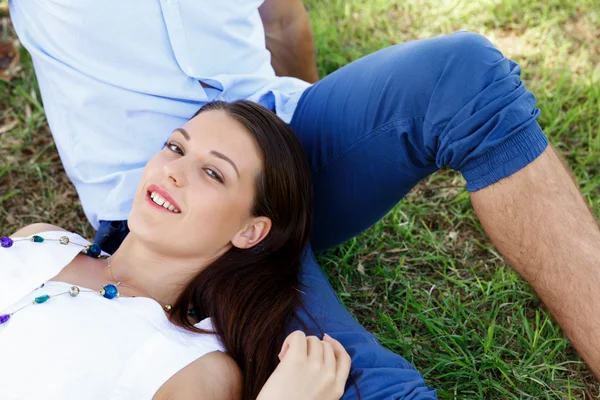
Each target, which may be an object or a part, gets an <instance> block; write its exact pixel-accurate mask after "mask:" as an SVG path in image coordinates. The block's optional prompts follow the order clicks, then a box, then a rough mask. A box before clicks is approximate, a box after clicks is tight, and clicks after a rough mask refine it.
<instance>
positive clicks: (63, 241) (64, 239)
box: [58, 236, 69, 244]
mask: <svg viewBox="0 0 600 400" xmlns="http://www.w3.org/2000/svg"><path fill="white" fill-rule="evenodd" d="M58 241H59V242H60V244H69V238H68V237H66V236H61V237H60V239H58Z"/></svg>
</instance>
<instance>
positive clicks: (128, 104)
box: [9, 0, 309, 228]
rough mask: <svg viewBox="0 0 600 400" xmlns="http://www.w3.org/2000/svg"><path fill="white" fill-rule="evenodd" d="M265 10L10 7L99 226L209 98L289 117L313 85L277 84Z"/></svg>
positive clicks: (191, 2)
mask: <svg viewBox="0 0 600 400" xmlns="http://www.w3.org/2000/svg"><path fill="white" fill-rule="evenodd" d="M261 3H262V0H219V1H215V0H103V1H98V0H60V1H46V0H37V1H36V0H12V1H11V2H10V3H9V4H10V12H11V18H12V21H13V24H14V27H15V29H16V31H17V34H18V35H19V38H20V40H21V43H22V44H23V45H24V46H25V47H26V48H27V50H28V51H29V52H30V53H31V56H32V58H33V64H34V68H35V71H36V75H37V78H38V81H39V86H40V91H41V94H42V99H43V102H44V108H45V111H46V115H47V118H48V123H49V125H50V129H51V131H52V134H53V136H54V140H55V142H56V146H57V148H58V152H59V154H60V156H61V159H62V162H63V165H64V167H65V170H66V172H67V175H68V176H69V178H70V179H71V180H72V182H73V183H74V185H75V187H76V189H77V193H78V194H79V197H80V199H81V202H82V204H83V209H84V211H85V214H86V216H87V218H88V219H89V221H90V222H91V224H92V225H93V226H94V227H95V228H97V227H98V221H100V220H123V219H127V216H128V215H129V212H130V210H131V202H132V199H133V195H134V193H135V190H136V188H137V186H138V183H139V180H140V177H141V174H142V169H143V168H144V166H145V165H146V162H147V161H148V160H149V159H150V158H151V157H152V156H153V155H154V154H155V153H156V152H157V151H158V150H159V149H160V148H161V146H162V144H163V143H164V141H165V140H166V138H167V137H168V136H169V135H170V133H171V132H172V131H173V129H174V128H176V127H179V126H181V125H183V124H184V123H185V122H186V121H187V120H188V119H189V118H190V116H191V115H193V114H194V113H195V112H196V111H197V110H198V108H199V107H200V106H201V105H202V104H204V103H206V102H207V101H210V100H226V101H232V100H238V99H249V100H253V101H256V102H258V103H260V104H262V105H264V106H266V107H268V108H270V109H271V110H274V111H276V112H277V114H278V115H279V116H280V117H281V118H282V119H283V120H284V121H286V122H289V121H290V120H291V117H292V115H293V112H294V110H295V108H296V105H297V102H298V100H299V98H300V96H301V94H302V93H303V91H304V90H305V89H306V88H307V87H308V86H309V84H308V83H306V82H304V81H301V80H299V79H295V78H290V77H277V76H275V72H274V70H273V68H272V66H271V62H270V61H271V55H270V53H269V51H268V50H267V49H266V46H265V36H264V28H263V25H262V21H261V19H260V15H259V13H258V7H259V5H260V4H261ZM200 81H202V82H204V83H206V84H208V85H211V86H214V87H216V88H218V90H217V89H204V88H203V87H202V86H201V84H200Z"/></svg>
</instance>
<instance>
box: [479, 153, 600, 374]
mask: <svg viewBox="0 0 600 400" xmlns="http://www.w3.org/2000/svg"><path fill="white" fill-rule="evenodd" d="M471 201H472V203H473V207H474V209H475V211H476V213H477V215H478V217H479V219H480V220H481V223H482V224H483V226H484V228H485V230H486V232H487V233H488V234H489V235H490V237H491V238H492V240H493V241H494V244H495V245H496V247H497V248H498V250H499V251H500V252H501V253H502V255H504V256H505V257H506V259H507V260H508V262H509V263H510V264H511V265H512V266H513V267H514V268H515V270H516V271H517V272H518V273H519V274H520V275H521V276H523V277H524V278H525V279H526V280H527V281H528V282H529V283H530V284H531V286H532V287H533V289H534V290H535V291H536V292H537V294H538V295H539V296H540V298H541V299H542V300H543V301H544V303H545V304H546V306H548V309H550V312H552V315H553V316H554V318H556V320H557V321H558V323H559V324H560V326H561V328H562V329H563V330H564V331H565V333H566V334H567V336H568V337H569V339H570V340H571V342H572V343H573V345H574V346H575V348H576V349H577V351H578V352H579V354H580V355H581V356H582V357H583V359H584V360H585V361H586V362H587V363H588V365H589V367H590V368H591V370H592V371H593V372H594V374H595V375H596V377H600V346H599V343H600V230H599V229H598V224H597V222H596V219H595V217H594V216H593V214H592V213H591V212H590V211H589V209H588V207H587V205H586V203H585V201H584V199H583V198H582V196H581V194H580V193H579V190H578V188H577V185H576V184H575V183H574V181H573V180H572V179H571V176H570V175H569V172H568V170H567V169H566V168H565V166H564V165H563V164H562V163H561V159H560V157H559V156H558V154H557V153H556V151H555V150H554V149H553V148H549V149H548V150H547V151H545V152H544V154H542V156H541V157H539V158H538V159H537V160H535V161H534V162H532V163H531V164H529V165H528V166H527V167H526V168H523V169H522V170H521V171H519V172H517V173H515V174H514V175H511V176H510V177H508V178H506V179H503V180H502V181H500V182H498V183H497V184H494V185H491V186H489V187H486V188H485V189H482V190H480V191H478V192H475V193H473V194H472V195H471Z"/></svg>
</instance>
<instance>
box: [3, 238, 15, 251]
mask: <svg viewBox="0 0 600 400" xmlns="http://www.w3.org/2000/svg"><path fill="white" fill-rule="evenodd" d="M12 245H13V240H12V239H11V238H9V237H6V236H5V237H3V238H0V246H2V247H4V248H6V249H7V248H9V247H11V246H12Z"/></svg>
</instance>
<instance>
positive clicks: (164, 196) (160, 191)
mask: <svg viewBox="0 0 600 400" xmlns="http://www.w3.org/2000/svg"><path fill="white" fill-rule="evenodd" d="M148 193H149V194H150V196H151V197H150V200H152V197H154V196H156V195H154V196H153V194H154V193H156V194H157V195H158V196H160V197H159V200H158V203H159V204H158V205H159V206H162V204H160V203H163V202H164V201H166V202H168V203H169V205H172V206H173V207H174V208H175V209H176V212H181V211H182V210H181V206H179V204H178V203H177V202H176V201H175V199H174V198H173V196H171V194H170V193H169V192H167V190H166V189H164V188H162V187H160V186H159V185H156V184H152V185H150V186H149V187H148ZM154 200H156V197H154Z"/></svg>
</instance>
